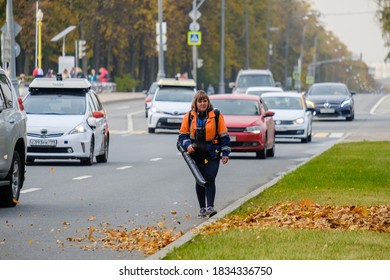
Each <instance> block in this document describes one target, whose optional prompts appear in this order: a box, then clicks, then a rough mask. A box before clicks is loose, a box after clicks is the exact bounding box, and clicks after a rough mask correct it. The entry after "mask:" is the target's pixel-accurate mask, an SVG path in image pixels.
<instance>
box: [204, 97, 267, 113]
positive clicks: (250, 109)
mask: <svg viewBox="0 0 390 280" xmlns="http://www.w3.org/2000/svg"><path fill="white" fill-rule="evenodd" d="M211 103H212V104H213V106H214V108H217V109H218V110H220V111H221V113H222V114H224V115H245V116H258V115H260V108H259V103H258V102H257V101H255V100H240V99H215V100H212V102H211Z"/></svg>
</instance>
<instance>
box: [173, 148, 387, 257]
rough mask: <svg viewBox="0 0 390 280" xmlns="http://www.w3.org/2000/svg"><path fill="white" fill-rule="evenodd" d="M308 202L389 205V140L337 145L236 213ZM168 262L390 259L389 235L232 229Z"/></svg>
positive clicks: (195, 242)
mask: <svg viewBox="0 0 390 280" xmlns="http://www.w3.org/2000/svg"><path fill="white" fill-rule="evenodd" d="M306 199H308V200H311V201H313V202H315V203H318V204H321V205H355V206H375V205H389V203H390V142H366V141H365V142H353V143H341V144H337V145H335V146H334V147H332V148H331V149H330V150H328V151H326V152H325V153H323V154H322V155H320V156H318V157H316V158H314V159H313V160H311V161H310V162H308V163H307V164H305V165H302V166H301V167H300V168H298V169H297V170H295V171H294V172H291V173H289V174H287V175H286V176H284V177H283V178H282V179H281V180H280V181H279V182H278V183H277V184H276V185H274V186H273V187H271V188H269V189H267V190H266V191H264V192H262V193H261V194H259V195H258V196H257V197H255V198H253V199H251V200H250V201H248V202H246V203H245V204H243V205H242V206H241V207H240V208H239V209H237V210H236V211H234V212H233V213H231V214H232V215H240V216H243V217H245V216H246V215H247V214H248V213H250V212H252V211H255V210H256V209H258V208H260V209H266V208H268V207H269V206H271V205H273V204H275V203H278V202H285V201H293V202H299V201H302V200H306ZM389 221H390V213H389ZM165 259H185V260H191V259H195V260H206V259H220V260H225V259H233V260H244V259H245V260H248V259H277V260H285V259H287V260H309V259H310V260H328V259H332V260H333V259H334V260H345V259H356V260H382V259H386V260H388V259H390V233H389V232H387V233H384V232H373V231H367V230H356V231H352V230H297V229H286V228H283V229H282V228H268V229H250V230H248V229H246V230H242V229H233V230H228V231H226V232H224V233H219V234H212V235H199V236H196V237H195V238H193V239H192V240H191V241H190V242H188V243H186V244H184V245H183V246H181V247H179V248H175V249H174V250H173V251H172V252H171V253H169V254H167V256H166V257H165Z"/></svg>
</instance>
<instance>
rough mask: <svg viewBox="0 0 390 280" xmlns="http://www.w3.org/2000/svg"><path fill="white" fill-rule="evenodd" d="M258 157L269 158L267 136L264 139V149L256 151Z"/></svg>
mask: <svg viewBox="0 0 390 280" xmlns="http://www.w3.org/2000/svg"><path fill="white" fill-rule="evenodd" d="M256 158H259V159H266V158H267V138H265V141H264V149H262V150H260V151H258V152H256Z"/></svg>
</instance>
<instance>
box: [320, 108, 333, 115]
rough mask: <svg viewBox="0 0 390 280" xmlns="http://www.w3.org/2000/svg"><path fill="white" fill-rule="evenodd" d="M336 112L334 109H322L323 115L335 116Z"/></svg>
mask: <svg viewBox="0 0 390 280" xmlns="http://www.w3.org/2000/svg"><path fill="white" fill-rule="evenodd" d="M334 112H335V110H334V108H323V109H320V113H322V114H333V113H334Z"/></svg>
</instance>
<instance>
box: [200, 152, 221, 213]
mask: <svg viewBox="0 0 390 280" xmlns="http://www.w3.org/2000/svg"><path fill="white" fill-rule="evenodd" d="M195 162H196V165H197V166H198V168H199V171H200V173H202V175H203V177H204V179H205V180H206V181H207V182H208V183H209V184H208V186H207V187H202V186H201V185H198V184H196V195H197V197H198V202H199V206H200V208H204V207H206V206H207V207H214V200H215V193H216V187H215V178H216V177H217V174H218V169H219V162H220V159H219V156H217V157H215V158H213V159H209V160H208V163H207V164H204V160H195ZM206 202H207V205H206Z"/></svg>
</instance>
